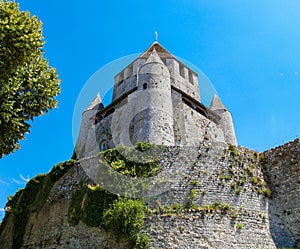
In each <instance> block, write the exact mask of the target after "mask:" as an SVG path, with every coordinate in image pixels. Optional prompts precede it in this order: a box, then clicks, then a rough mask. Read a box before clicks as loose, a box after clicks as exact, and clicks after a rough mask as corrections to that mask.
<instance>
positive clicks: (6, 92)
mask: <svg viewBox="0 0 300 249" xmlns="http://www.w3.org/2000/svg"><path fill="white" fill-rule="evenodd" d="M43 45H44V37H43V34H42V23H41V21H39V20H38V19H37V17H36V16H30V13H29V12H28V11H25V12H24V11H20V8H19V5H18V4H17V3H15V2H9V1H2V0H0V158H1V157H2V156H3V155H7V154H9V153H11V152H13V151H14V150H15V149H18V148H19V140H20V139H25V133H29V128H30V124H29V122H30V121H33V119H34V117H36V116H40V115H42V114H44V113H47V112H48V111H49V110H51V109H53V108H55V107H56V105H57V101H56V100H55V99H54V98H55V96H57V95H58V94H59V92H60V88H59V83H60V80H59V79H58V76H57V74H56V70H55V69H54V68H52V67H50V66H49V64H48V62H47V60H46V59H45V58H44V56H43Z"/></svg>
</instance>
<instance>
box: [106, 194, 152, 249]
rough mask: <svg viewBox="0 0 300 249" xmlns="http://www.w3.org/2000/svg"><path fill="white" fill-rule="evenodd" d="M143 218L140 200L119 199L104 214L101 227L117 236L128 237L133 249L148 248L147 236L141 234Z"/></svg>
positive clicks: (143, 210) (143, 212)
mask: <svg viewBox="0 0 300 249" xmlns="http://www.w3.org/2000/svg"><path fill="white" fill-rule="evenodd" d="M144 218H145V204H144V202H143V201H142V200H132V199H126V198H119V199H117V200H115V201H114V202H113V204H112V205H111V206H110V208H108V209H107V210H106V211H105V212H104V215H103V225H104V227H106V228H107V229H108V230H111V231H113V232H114V233H116V234H117V235H118V236H121V235H126V236H128V237H129V239H130V241H131V243H132V246H134V248H148V247H149V241H148V236H146V235H145V234H144V233H143V232H142V228H143V224H144Z"/></svg>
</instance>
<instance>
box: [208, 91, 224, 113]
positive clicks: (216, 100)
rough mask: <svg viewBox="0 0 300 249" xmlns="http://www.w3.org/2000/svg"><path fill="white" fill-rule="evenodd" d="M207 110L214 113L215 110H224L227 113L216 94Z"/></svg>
mask: <svg viewBox="0 0 300 249" xmlns="http://www.w3.org/2000/svg"><path fill="white" fill-rule="evenodd" d="M209 109H211V110H212V111H215V110H226V111H227V108H226V107H225V106H224V105H223V103H222V102H221V100H220V98H219V97H218V96H217V94H215V95H214V97H213V99H212V101H211V104H210V107H209Z"/></svg>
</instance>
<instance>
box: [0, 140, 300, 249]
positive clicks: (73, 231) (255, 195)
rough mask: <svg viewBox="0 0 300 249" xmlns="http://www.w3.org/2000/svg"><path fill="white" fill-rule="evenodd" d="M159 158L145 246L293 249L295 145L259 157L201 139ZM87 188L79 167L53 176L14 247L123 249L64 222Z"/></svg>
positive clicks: (96, 231)
mask: <svg viewBox="0 0 300 249" xmlns="http://www.w3.org/2000/svg"><path fill="white" fill-rule="evenodd" d="M159 158H160V159H159V161H160V167H161V173H159V174H163V176H169V178H164V179H165V181H166V182H167V183H166V186H167V188H166V192H164V193H163V194H160V195H158V196H154V197H151V198H148V199H146V201H147V206H148V211H147V212H148V213H147V217H146V220H145V223H144V231H145V232H146V233H147V234H148V235H149V238H150V246H151V248H180V249H181V248H222V249H224V248H225V249H226V248H228V249H229V248H257V249H258V248H270V249H271V248H273V249H275V248H276V246H278V247H283V246H284V247H297V246H298V247H299V224H300V223H299V203H300V202H299V139H297V140H295V141H293V142H291V143H289V144H286V145H284V146H281V147H278V148H275V149H272V150H269V151H267V152H264V153H262V154H259V153H257V152H254V151H251V150H248V149H246V148H242V147H235V146H231V145H228V144H224V143H212V142H210V141H204V142H202V143H201V144H200V145H199V146H193V147H179V146H173V147H167V148H166V150H165V151H164V152H163V153H162V154H161V155H160V157H159ZM262 167H263V168H262ZM266 177H267V178H266ZM168 181H169V182H168ZM266 181H267V182H268V183H269V185H267V184H266ZM90 183H92V182H91V181H90V180H89V179H88V177H87V176H86V175H85V173H84V171H83V170H82V168H81V167H80V165H79V164H76V165H75V166H74V167H72V168H71V169H70V170H69V171H68V172H67V173H66V174H65V175H64V176H63V177H62V178H60V179H59V180H58V181H57V182H56V183H55V184H54V185H53V187H52V190H51V192H50V195H49V197H48V198H47V201H46V203H45V204H44V205H42V206H41V208H40V209H38V210H36V209H32V208H30V209H29V210H30V213H29V216H28V220H27V224H26V229H25V232H24V237H23V246H22V247H21V248H53V247H57V246H61V247H64V248H68V247H69V248H80V247H81V248H83V247H84V248H95V247H97V248H127V247H128V244H127V243H128V241H127V240H126V238H124V239H121V240H117V239H116V237H114V234H111V233H108V232H107V231H105V230H104V229H101V228H99V227H89V226H87V225H85V224H84V223H82V222H81V221H80V222H79V223H77V224H70V217H71V216H70V215H73V213H72V212H71V213H70V201H71V199H72V196H73V193H75V191H77V189H78V188H80V185H82V184H90ZM268 187H270V188H271V191H272V192H270V191H269V189H268ZM270 193H271V194H270ZM83 203H84V202H83ZM83 205H84V204H83ZM5 223H6V225H5V227H4V228H3V229H2V232H1V235H0V243H1V245H5V248H11V245H12V240H13V238H12V236H11V234H12V229H13V228H14V227H15V226H14V214H11V216H9V217H8V220H6V222H5ZM275 244H276V246H275Z"/></svg>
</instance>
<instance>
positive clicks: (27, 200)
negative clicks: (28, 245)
mask: <svg viewBox="0 0 300 249" xmlns="http://www.w3.org/2000/svg"><path fill="white" fill-rule="evenodd" d="M74 163H75V161H73V160H70V161H67V162H64V163H59V164H58V165H56V166H54V168H53V169H52V170H51V171H50V172H49V173H48V174H44V175H38V176H36V177H35V178H33V179H31V180H30V181H29V182H28V183H27V184H26V187H25V188H24V189H20V190H19V191H18V192H17V193H16V194H15V195H14V196H10V197H8V202H7V203H6V210H7V211H6V215H5V218H4V220H3V222H2V224H1V227H0V233H1V232H2V229H3V228H4V226H5V224H6V222H7V219H8V217H9V216H10V215H13V216H14V220H15V222H14V227H13V248H20V247H21V245H22V242H23V236H24V232H25V227H26V224H27V220H28V216H29V214H30V213H31V212H34V211H37V210H39V209H40V208H42V206H43V205H44V204H45V203H46V202H47V201H48V197H49V194H50V191H51V189H52V187H53V185H54V183H55V182H56V181H57V180H58V179H60V178H61V177H62V176H63V175H64V174H65V173H66V172H67V171H68V170H69V169H70V168H71V167H72V166H73V165H74Z"/></svg>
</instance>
